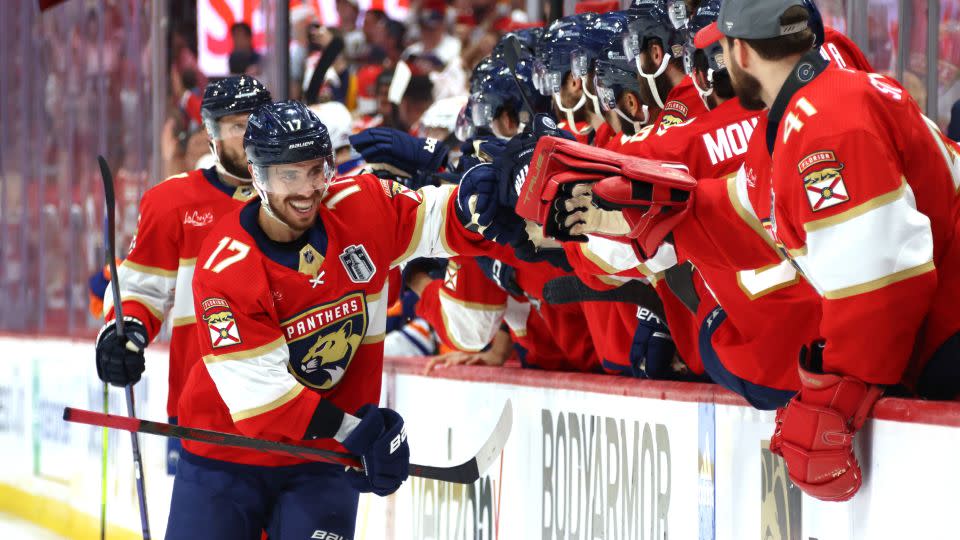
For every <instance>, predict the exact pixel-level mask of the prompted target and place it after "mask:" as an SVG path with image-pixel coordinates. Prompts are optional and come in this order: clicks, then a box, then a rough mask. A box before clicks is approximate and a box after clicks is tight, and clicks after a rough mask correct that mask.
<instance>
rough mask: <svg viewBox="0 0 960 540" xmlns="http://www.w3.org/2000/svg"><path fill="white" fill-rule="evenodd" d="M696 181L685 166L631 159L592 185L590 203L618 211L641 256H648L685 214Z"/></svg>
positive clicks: (654, 251)
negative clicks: (620, 170) (619, 172)
mask: <svg viewBox="0 0 960 540" xmlns="http://www.w3.org/2000/svg"><path fill="white" fill-rule="evenodd" d="M696 187H697V181H696V180H695V179H694V178H693V177H692V176H690V175H689V174H687V171H686V167H683V166H682V165H675V164H672V163H665V162H662V161H653V160H648V159H640V158H634V159H631V160H630V161H629V162H628V163H626V164H624V166H623V170H622V172H621V174H620V176H613V177H610V178H606V179H604V180H601V181H599V182H597V183H596V184H594V185H593V202H594V203H595V204H596V205H597V206H599V207H600V208H602V209H604V210H619V211H621V212H622V213H623V217H624V218H625V219H626V221H627V223H629V225H630V232H629V233H628V236H629V237H630V238H633V239H635V240H636V247H637V248H638V249H639V251H640V256H641V258H642V259H649V258H650V257H652V256H653V255H654V254H655V253H656V252H657V249H658V248H659V247H660V244H661V243H663V240H664V238H666V237H667V235H668V234H670V231H671V230H673V228H674V227H675V226H676V225H677V224H678V223H679V222H680V221H681V220H683V218H684V217H685V216H686V214H687V211H688V210H689V208H690V204H691V201H692V197H693V190H694V189H695V188H696Z"/></svg>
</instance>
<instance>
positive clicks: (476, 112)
mask: <svg viewBox="0 0 960 540" xmlns="http://www.w3.org/2000/svg"><path fill="white" fill-rule="evenodd" d="M494 112H495V111H494V108H493V104H492V103H489V102H486V101H483V100H482V99H477V100H475V101H474V102H473V105H472V106H471V107H470V117H471V119H472V120H473V125H475V126H489V125H490V124H491V123H493V116H494Z"/></svg>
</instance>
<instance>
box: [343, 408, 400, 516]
mask: <svg viewBox="0 0 960 540" xmlns="http://www.w3.org/2000/svg"><path fill="white" fill-rule="evenodd" d="M356 416H357V417H358V418H360V423H359V424H357V426H356V427H355V428H354V429H353V431H351V432H350V434H349V435H347V437H346V438H345V439H344V440H343V446H344V448H346V449H347V450H349V451H350V452H351V453H353V454H354V455H356V456H359V457H360V461H361V462H362V463H363V471H356V470H352V471H348V472H347V474H348V475H350V481H351V483H352V484H353V485H354V487H356V488H357V489H358V490H359V491H360V492H361V493H376V494H377V495H379V496H381V497H383V496H385V495H390V494H391V493H393V492H395V491H396V490H398V489H400V485H401V484H402V483H403V481H404V480H406V479H407V476H408V474H409V472H408V469H409V467H410V446H409V445H408V444H407V430H406V428H405V427H404V425H403V418H402V417H401V416H400V414H399V413H397V412H396V411H394V410H392V409H386V408H378V407H377V406H376V405H373V404H367V405H364V406H363V407H361V408H360V410H358V411H357V413H356Z"/></svg>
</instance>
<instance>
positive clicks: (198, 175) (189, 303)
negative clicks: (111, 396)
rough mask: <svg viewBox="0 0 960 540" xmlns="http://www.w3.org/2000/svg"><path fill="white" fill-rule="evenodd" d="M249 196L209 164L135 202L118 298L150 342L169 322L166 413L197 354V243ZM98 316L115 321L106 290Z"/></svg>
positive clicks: (170, 180) (249, 191) (245, 189)
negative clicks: (134, 223) (194, 283)
mask: <svg viewBox="0 0 960 540" xmlns="http://www.w3.org/2000/svg"><path fill="white" fill-rule="evenodd" d="M252 196H254V192H253V188H252V187H251V186H249V185H243V186H241V187H238V188H235V187H232V186H228V185H226V184H224V183H223V182H221V181H220V180H219V178H218V176H217V172H216V170H215V169H213V168H210V169H197V170H193V171H190V172H187V173H184V174H180V175H177V176H172V177H170V178H168V179H167V180H165V181H164V182H162V183H160V184H158V185H156V186H154V187H152V188H150V189H149V190H147V192H146V193H144V194H143V199H142V200H141V201H140V220H139V223H138V224H137V232H136V236H134V239H133V241H132V242H131V245H130V253H129V254H128V255H127V258H126V260H124V261H123V263H122V264H121V265H120V267H119V268H118V269H117V272H118V274H119V276H118V279H119V280H120V281H119V283H120V297H121V298H122V299H123V314H124V316H125V317H135V318H137V319H139V320H140V321H141V322H143V324H144V326H145V327H146V329H147V335H148V338H149V339H150V340H153V339H154V338H155V337H156V336H157V333H158V332H159V331H160V326H161V325H162V324H163V321H164V320H165V319H167V318H168V317H169V318H170V319H171V321H170V322H171V327H172V329H173V331H172V335H171V337H170V374H169V390H168V393H167V415H168V416H171V417H172V416H176V415H177V403H178V401H179V399H180V392H181V389H182V388H183V384H184V382H185V381H186V378H187V374H188V373H189V372H190V368H191V367H193V364H194V363H196V361H197V359H199V358H200V354H199V353H200V351H199V349H198V347H197V339H196V337H195V334H196V320H195V319H194V316H193V290H192V289H191V286H190V283H191V282H192V281H193V274H194V267H195V266H196V262H197V253H198V252H199V251H200V244H201V242H202V241H203V239H204V238H205V237H206V235H207V233H209V232H210V230H211V229H212V228H213V225H214V223H215V222H217V221H218V220H219V219H220V218H221V217H222V216H224V215H225V214H228V213H230V212H231V211H233V210H236V209H237V208H238V207H239V206H241V205H242V204H243V202H244V201H246V200H249V199H250V198H251V197H252ZM104 315H105V317H106V319H107V320H108V321H109V320H113V318H114V315H113V294H112V290H111V288H110V287H107V291H106V293H105V296H104Z"/></svg>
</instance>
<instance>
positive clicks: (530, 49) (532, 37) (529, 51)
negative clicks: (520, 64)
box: [490, 28, 544, 58]
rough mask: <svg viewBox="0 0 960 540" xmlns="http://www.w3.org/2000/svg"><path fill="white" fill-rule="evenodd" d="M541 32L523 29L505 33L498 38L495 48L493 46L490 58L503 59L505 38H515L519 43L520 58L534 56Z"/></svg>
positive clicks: (534, 29) (540, 30)
mask: <svg viewBox="0 0 960 540" xmlns="http://www.w3.org/2000/svg"><path fill="white" fill-rule="evenodd" d="M543 32H544V30H543V28H524V29H522V30H516V31H513V32H507V33H506V34H504V35H503V37H502V38H500V41H498V42H497V44H496V46H494V48H493V52H492V53H491V54H490V56H492V57H493V58H503V55H504V48H505V47H506V43H507V38H508V37H510V36H513V37H515V38H517V42H518V43H520V55H521V56H522V57H527V56H534V55H535V54H536V52H537V44H538V43H539V41H540V38H541V37H543Z"/></svg>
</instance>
